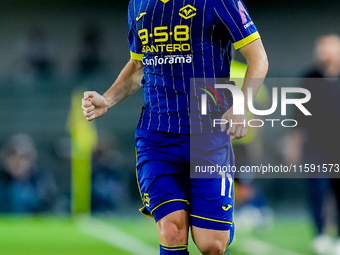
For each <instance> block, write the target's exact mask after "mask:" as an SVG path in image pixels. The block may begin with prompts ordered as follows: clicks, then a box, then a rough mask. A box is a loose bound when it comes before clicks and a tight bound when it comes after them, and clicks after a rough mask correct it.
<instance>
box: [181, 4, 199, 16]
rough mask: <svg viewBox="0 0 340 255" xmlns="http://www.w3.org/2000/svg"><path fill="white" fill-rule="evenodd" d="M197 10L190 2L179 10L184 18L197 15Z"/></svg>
mask: <svg viewBox="0 0 340 255" xmlns="http://www.w3.org/2000/svg"><path fill="white" fill-rule="evenodd" d="M196 11H197V10H196V8H195V7H193V6H191V5H190V4H188V5H186V6H184V7H183V8H181V9H180V10H179V16H181V17H182V18H184V19H190V18H192V17H194V16H195V15H196Z"/></svg>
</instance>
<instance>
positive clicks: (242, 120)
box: [221, 107, 248, 140]
mask: <svg viewBox="0 0 340 255" xmlns="http://www.w3.org/2000/svg"><path fill="white" fill-rule="evenodd" d="M222 119H225V120H227V121H228V123H229V129H228V131H227V134H228V135H230V138H231V139H232V140H234V139H240V138H242V137H245V136H246V134H247V129H248V122H247V115H246V114H244V115H234V114H233V107H231V108H230V109H229V110H228V111H226V112H225V113H224V114H223V116H222ZM234 123H238V124H234ZM231 124H232V125H231ZM226 129H227V125H226V124H221V130H222V132H225V131H226Z"/></svg>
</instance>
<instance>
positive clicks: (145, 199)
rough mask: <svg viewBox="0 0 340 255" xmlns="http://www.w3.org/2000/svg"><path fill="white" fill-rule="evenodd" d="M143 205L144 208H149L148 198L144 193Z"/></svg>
mask: <svg viewBox="0 0 340 255" xmlns="http://www.w3.org/2000/svg"><path fill="white" fill-rule="evenodd" d="M143 203H144V205H145V206H147V207H149V206H150V197H149V194H148V193H144V196H143Z"/></svg>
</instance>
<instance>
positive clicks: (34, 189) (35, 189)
mask: <svg viewBox="0 0 340 255" xmlns="http://www.w3.org/2000/svg"><path fill="white" fill-rule="evenodd" d="M37 156H38V155H37V150H36V147H35V144H34V142H33V140H32V139H31V137H29V136H27V135H25V134H17V135H14V136H12V137H10V138H9V139H8V141H7V142H6V143H5V145H4V147H3V148H2V149H1V162H2V165H1V166H0V167H1V170H0V183H1V193H2V194H1V196H2V200H1V207H2V208H1V209H2V211H4V212H9V213H38V212H46V211H49V210H51V209H52V208H53V205H54V201H55V196H56V189H57V188H56V185H55V181H54V178H53V177H52V175H50V174H49V173H47V172H46V171H45V169H41V168H40V167H38V165H37Z"/></svg>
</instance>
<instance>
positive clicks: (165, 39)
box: [130, 0, 228, 78]
mask: <svg viewBox="0 0 340 255" xmlns="http://www.w3.org/2000/svg"><path fill="white" fill-rule="evenodd" d="M131 4H132V5H133V16H134V18H135V21H136V23H135V24H136V30H137V31H138V36H139V38H140V43H141V47H142V52H143V54H144V58H143V60H142V61H143V64H144V66H145V68H144V72H145V74H152V75H162V76H171V77H185V78H191V77H202V78H203V77H210V78H213V77H215V76H221V75H225V73H227V71H226V69H224V68H223V67H222V65H223V62H224V60H225V59H224V58H225V57H226V55H224V53H225V52H224V50H225V49H226V46H227V44H228V40H226V38H222V37H221V34H222V33H219V31H218V29H217V27H216V26H214V21H213V15H212V14H213V11H214V10H213V8H212V6H211V4H209V0H184V1H183V0H135V1H132V2H131ZM130 8H131V5H130ZM130 11H131V9H130ZM226 60H227V61H228V59H226ZM222 69H223V71H224V72H225V73H224V74H222V73H221V72H220V71H222Z"/></svg>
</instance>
